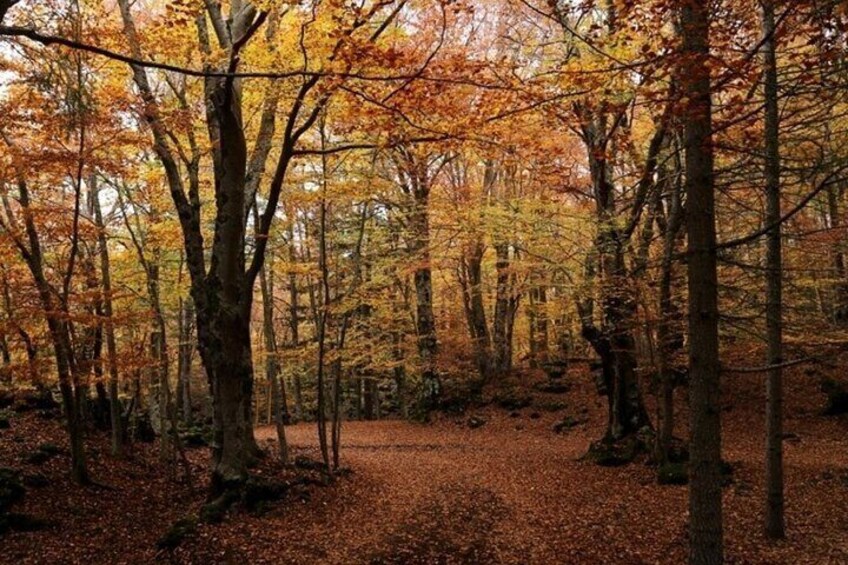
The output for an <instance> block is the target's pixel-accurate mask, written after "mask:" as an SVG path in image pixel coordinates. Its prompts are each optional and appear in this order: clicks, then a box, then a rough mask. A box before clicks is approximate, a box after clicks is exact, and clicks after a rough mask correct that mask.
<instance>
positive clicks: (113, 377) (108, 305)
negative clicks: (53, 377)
mask: <svg viewBox="0 0 848 565" xmlns="http://www.w3.org/2000/svg"><path fill="white" fill-rule="evenodd" d="M93 190H94V194H93V195H92V198H93V206H94V221H95V223H96V225H97V229H98V232H97V242H98V246H99V248H100V272H101V275H100V279H101V284H102V285H103V315H104V317H105V318H106V322H105V334H106V356H107V362H108V366H109V420H110V423H111V425H112V455H114V456H115V457H120V456H121V455H123V450H124V432H123V429H122V427H123V420H122V418H121V400H120V398H119V396H118V354H117V345H116V343H115V322H114V319H113V316H112V272H111V267H110V263H109V247H108V242H107V241H106V228H105V226H104V224H103V213H102V211H101V209H100V197H99V192H98V191H97V188H96V185H95V187H94V188H93Z"/></svg>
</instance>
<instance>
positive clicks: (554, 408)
mask: <svg viewBox="0 0 848 565" xmlns="http://www.w3.org/2000/svg"><path fill="white" fill-rule="evenodd" d="M537 406H538V407H539V410H543V411H545V412H559V411H560V410H565V409H566V408H568V405H567V404H566V403H565V402H558V401H554V402H542V403H541V404H537Z"/></svg>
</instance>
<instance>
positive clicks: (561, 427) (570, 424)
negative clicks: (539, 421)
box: [553, 416, 585, 434]
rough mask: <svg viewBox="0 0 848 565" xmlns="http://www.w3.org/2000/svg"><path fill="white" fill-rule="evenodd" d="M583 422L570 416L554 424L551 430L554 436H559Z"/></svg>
mask: <svg viewBox="0 0 848 565" xmlns="http://www.w3.org/2000/svg"><path fill="white" fill-rule="evenodd" d="M584 421H585V420H578V419H577V418H574V417H572V416H566V417H565V418H563V419H562V420H560V421H559V422H557V423H556V424H554V427H553V430H554V433H555V434H561V433H563V432H565V431H567V430H571V429H574V428H576V427H577V426H579V425H580V424H582V423H583V422H584Z"/></svg>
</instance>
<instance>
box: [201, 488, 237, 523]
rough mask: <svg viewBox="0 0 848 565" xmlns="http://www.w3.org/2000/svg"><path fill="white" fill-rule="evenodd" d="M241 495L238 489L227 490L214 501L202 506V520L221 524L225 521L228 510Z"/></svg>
mask: <svg viewBox="0 0 848 565" xmlns="http://www.w3.org/2000/svg"><path fill="white" fill-rule="evenodd" d="M239 497H240V495H239V492H238V491H236V490H227V491H226V492H225V493H224V494H222V495H221V496H219V497H218V498H216V499H215V500H213V501H212V502H209V503H206V504H204V505H203V506H202V507H201V508H200V521H201V522H203V523H204V524H220V523H221V522H223V521H224V517H225V516H226V515H227V510H229V509H230V506H232V505H233V504H234V503H235V502H237V501H238V499H239Z"/></svg>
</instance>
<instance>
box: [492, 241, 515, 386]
mask: <svg viewBox="0 0 848 565" xmlns="http://www.w3.org/2000/svg"><path fill="white" fill-rule="evenodd" d="M495 255H496V257H497V263H496V270H497V288H496V290H495V316H494V320H492V342H493V346H494V372H495V374H497V375H498V376H503V375H506V374H507V373H509V371H510V369H511V368H512V340H511V339H510V337H511V336H510V333H511V332H510V331H509V326H510V325H511V323H510V319H509V317H510V311H511V308H510V301H511V298H512V297H511V294H512V285H511V284H510V283H511V277H510V272H509V269H510V261H509V244H507V243H498V244H496V245H495Z"/></svg>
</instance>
